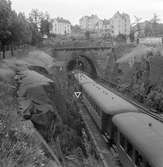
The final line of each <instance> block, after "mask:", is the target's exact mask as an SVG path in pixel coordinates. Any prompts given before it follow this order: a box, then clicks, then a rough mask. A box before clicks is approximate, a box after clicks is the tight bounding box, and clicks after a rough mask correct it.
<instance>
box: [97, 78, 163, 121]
mask: <svg viewBox="0 0 163 167" xmlns="http://www.w3.org/2000/svg"><path fill="white" fill-rule="evenodd" d="M96 82H98V83H99V84H101V85H102V86H103V87H105V88H106V89H108V90H109V91H111V92H113V93H114V94H116V95H118V96H119V97H121V98H123V99H125V100H126V101H128V102H130V103H131V104H133V105H134V106H136V107H137V108H138V109H139V110H140V111H141V112H142V113H145V114H148V115H149V116H151V117H153V118H155V119H157V120H158V121H160V122H162V123H163V116H161V115H160V114H158V113H154V112H157V111H156V110H154V109H151V108H148V107H146V106H143V104H141V103H139V102H136V101H135V100H134V99H131V98H129V97H128V96H127V95H122V93H120V92H118V91H117V90H116V89H115V87H116V84H115V83H112V82H110V81H107V80H105V79H100V80H97V81H96Z"/></svg>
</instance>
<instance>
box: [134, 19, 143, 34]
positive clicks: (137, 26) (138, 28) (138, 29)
mask: <svg viewBox="0 0 163 167" xmlns="http://www.w3.org/2000/svg"><path fill="white" fill-rule="evenodd" d="M141 20H142V18H140V17H137V16H135V23H136V31H137V32H138V36H139V35H140V32H141V27H140V21H141Z"/></svg>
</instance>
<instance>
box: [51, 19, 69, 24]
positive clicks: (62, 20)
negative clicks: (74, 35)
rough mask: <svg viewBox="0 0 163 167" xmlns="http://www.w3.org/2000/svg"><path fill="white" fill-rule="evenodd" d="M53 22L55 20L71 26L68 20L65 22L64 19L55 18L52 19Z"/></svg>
mask: <svg viewBox="0 0 163 167" xmlns="http://www.w3.org/2000/svg"><path fill="white" fill-rule="evenodd" d="M54 20H56V21H57V22H59V23H66V24H71V23H70V21H69V20H66V19H64V18H62V17H57V18H56V19H54ZM54 20H53V21H54Z"/></svg>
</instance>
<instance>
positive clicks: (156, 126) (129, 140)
mask: <svg viewBox="0 0 163 167" xmlns="http://www.w3.org/2000/svg"><path fill="white" fill-rule="evenodd" d="M113 124H114V126H115V127H116V131H115V135H114V140H115V143H116V145H117V148H118V152H119V157H120V160H121V162H122V163H123V165H124V166H125V167H163V124H162V123H161V122H159V121H157V120H155V119H154V118H152V117H150V116H148V115H146V114H143V113H124V114H118V115H116V116H114V117H113Z"/></svg>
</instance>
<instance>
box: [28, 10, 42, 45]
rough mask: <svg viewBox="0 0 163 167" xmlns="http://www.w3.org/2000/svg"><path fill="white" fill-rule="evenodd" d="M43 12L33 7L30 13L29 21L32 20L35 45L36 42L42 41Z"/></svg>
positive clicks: (33, 42) (31, 25)
mask: <svg viewBox="0 0 163 167" xmlns="http://www.w3.org/2000/svg"><path fill="white" fill-rule="evenodd" d="M42 15H43V13H42V12H40V11H39V10H37V9H32V11H31V13H30V14H29V22H30V30H31V32H32V41H31V43H32V44H33V45H35V44H36V43H38V42H40V41H41V33H40V27H41V18H42Z"/></svg>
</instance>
